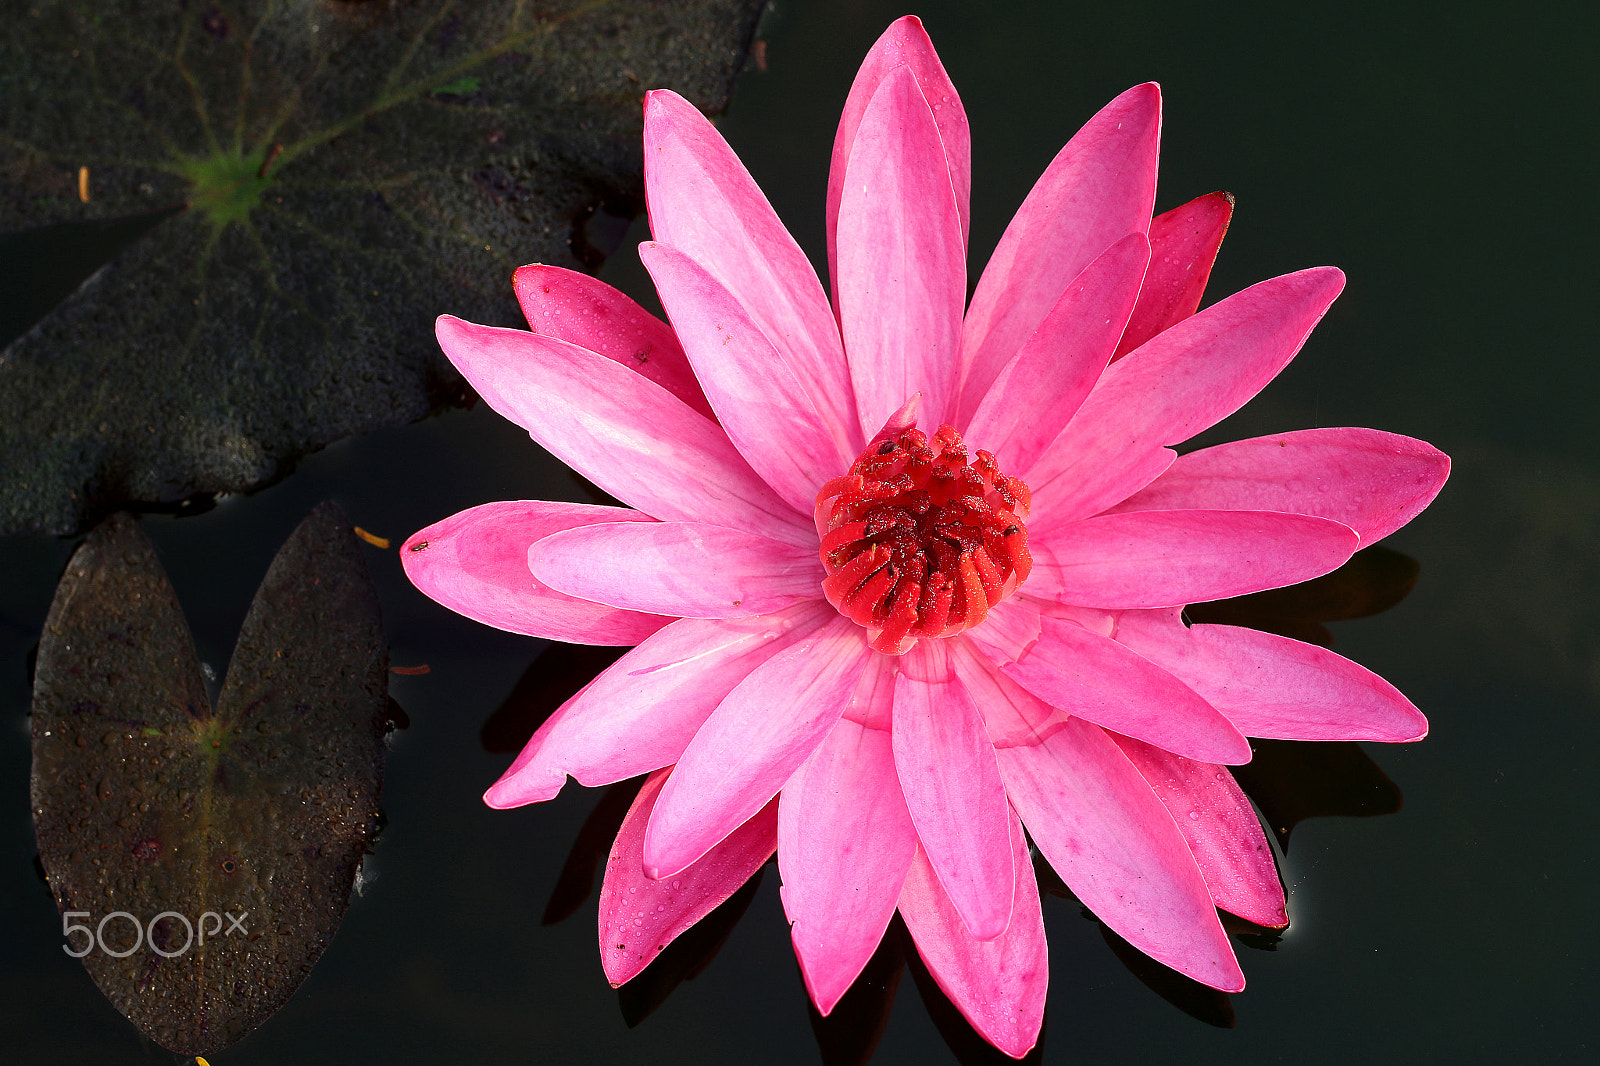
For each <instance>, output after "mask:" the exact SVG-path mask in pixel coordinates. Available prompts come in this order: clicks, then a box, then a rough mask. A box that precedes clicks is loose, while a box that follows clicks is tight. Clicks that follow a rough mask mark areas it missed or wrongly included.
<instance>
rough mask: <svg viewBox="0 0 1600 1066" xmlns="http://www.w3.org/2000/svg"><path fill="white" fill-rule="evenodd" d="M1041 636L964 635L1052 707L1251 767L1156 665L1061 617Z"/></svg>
mask: <svg viewBox="0 0 1600 1066" xmlns="http://www.w3.org/2000/svg"><path fill="white" fill-rule="evenodd" d="M1039 633H1040V635H1039V639H1038V640H1037V641H1036V642H1034V643H1033V644H1031V645H1029V646H1027V647H1026V648H1022V649H1014V648H1005V647H1001V646H999V645H997V644H995V643H993V642H992V641H991V640H990V639H988V638H989V637H990V634H987V633H985V632H984V630H983V629H982V627H979V628H978V629H974V630H973V631H972V632H971V633H970V634H969V636H970V638H971V640H972V642H973V644H974V645H975V646H976V647H978V648H979V649H981V650H982V651H983V652H984V654H985V655H987V656H988V657H989V659H990V661H991V662H993V663H994V664H995V665H996V666H998V667H999V668H1000V671H1001V673H1003V674H1004V675H1005V676H1006V677H1009V678H1010V679H1011V680H1013V681H1015V682H1016V683H1017V684H1019V685H1021V686H1022V687H1023V688H1025V689H1027V690H1028V691H1029V692H1031V693H1033V694H1034V695H1035V696H1037V697H1038V698H1039V699H1041V700H1043V701H1044V702H1045V703H1047V704H1049V705H1050V706H1051V707H1057V708H1060V709H1061V710H1063V711H1065V712H1067V713H1068V714H1072V715H1076V716H1077V717H1079V718H1086V719H1088V720H1089V721H1091V722H1095V723H1097V724H1099V725H1103V726H1105V727H1106V728H1107V729H1114V730H1116V731H1117V732H1119V733H1126V734H1127V735H1129V736H1133V737H1138V738H1139V739H1141V740H1147V741H1149V742H1150V743H1152V744H1158V745H1160V746H1161V747H1163V748H1166V749H1167V750H1169V751H1176V752H1181V753H1182V754H1184V755H1187V756H1189V757H1190V758H1193V759H1200V760H1202V761H1205V762H1218V763H1244V762H1249V761H1250V744H1249V742H1248V741H1246V740H1245V738H1244V735H1243V734H1242V733H1240V732H1239V730H1238V729H1236V728H1234V726H1233V724H1232V723H1231V722H1230V721H1229V720H1228V719H1227V718H1226V717H1225V716H1224V715H1222V714H1221V713H1220V712H1219V711H1217V710H1216V709H1215V708H1214V707H1212V706H1211V705H1210V704H1209V703H1207V702H1206V701H1205V700H1204V699H1202V698H1201V697H1200V696H1198V695H1196V694H1195V692H1194V691H1193V690H1192V689H1190V688H1189V687H1188V686H1186V685H1185V684H1184V683H1183V682H1182V681H1180V680H1178V679H1177V678H1176V677H1173V676H1172V675H1171V674H1169V673H1168V672H1166V671H1165V670H1163V669H1161V667H1159V666H1157V665H1156V664H1155V663H1152V662H1150V661H1149V660H1148V659H1145V658H1143V657H1141V656H1139V655H1137V654H1135V653H1134V652H1132V651H1130V650H1129V649H1128V648H1126V647H1124V646H1123V645H1121V644H1119V643H1117V642H1116V641H1114V640H1112V639H1111V638H1109V637H1104V636H1101V635H1100V634H1098V633H1091V632H1089V631H1088V630H1087V629H1084V628H1082V627H1081V626H1079V625H1077V624H1075V623H1073V622H1069V621H1066V620H1064V619H1061V618H1052V617H1050V616H1049V615H1044V616H1042V617H1040V619H1039ZM913 809H914V808H913Z"/></svg>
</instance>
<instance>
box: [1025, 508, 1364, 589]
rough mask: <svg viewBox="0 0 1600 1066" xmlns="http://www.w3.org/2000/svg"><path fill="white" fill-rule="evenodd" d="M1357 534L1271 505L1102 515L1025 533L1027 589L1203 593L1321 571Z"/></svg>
mask: <svg viewBox="0 0 1600 1066" xmlns="http://www.w3.org/2000/svg"><path fill="white" fill-rule="evenodd" d="M1359 544H1360V538H1359V537H1357V536H1356V532H1355V530H1353V529H1351V528H1350V527H1349V526H1347V525H1344V524H1343V523H1340V522H1334V521H1330V520H1329V519H1326V518H1316V517H1313V516H1311V515H1298V514H1282V513H1279V512H1277V511H1133V512H1130V513H1128V514H1112V515H1101V516H1098V517H1095V518H1088V519H1085V520H1083V521H1082V522H1073V523H1071V524H1070V525H1066V526H1063V527H1061V528H1059V529H1052V530H1049V531H1047V532H1046V533H1045V535H1042V536H1037V537H1035V538H1034V539H1033V540H1032V541H1031V542H1030V544H1029V548H1030V550H1031V551H1032V553H1033V573H1032V575H1031V576H1030V577H1029V579H1028V592H1029V593H1031V594H1032V595H1034V596H1040V597H1045V598H1048V599H1053V600H1057V601H1059V602H1061V603H1070V604H1077V605H1081V606H1087V607H1106V608H1136V607H1172V606H1177V605H1179V604H1185V603H1200V602H1203V601H1205V600H1220V599H1224V598H1225V597H1228V596H1242V595H1244V594H1246V593H1249V592H1260V591H1261V590H1263V589H1274V588H1282V587H1283V586H1284V585H1292V584H1294V583H1295V582H1296V581H1306V580H1308V579H1310V578H1313V577H1319V576H1321V575H1322V574H1326V573H1328V572H1329V571H1330V570H1333V569H1334V568H1336V567H1338V566H1341V565H1343V564H1344V562H1345V561H1346V560H1348V559H1349V558H1350V556H1351V554H1352V553H1354V552H1355V550H1356V548H1357V546H1358V545H1359Z"/></svg>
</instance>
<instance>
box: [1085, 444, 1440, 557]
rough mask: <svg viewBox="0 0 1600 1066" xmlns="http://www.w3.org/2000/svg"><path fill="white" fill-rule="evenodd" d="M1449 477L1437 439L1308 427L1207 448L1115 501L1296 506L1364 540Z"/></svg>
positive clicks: (1133, 505)
mask: <svg viewBox="0 0 1600 1066" xmlns="http://www.w3.org/2000/svg"><path fill="white" fill-rule="evenodd" d="M1449 476H1450V457H1449V456H1447V455H1445V454H1444V453H1443V452H1441V451H1440V450H1439V449H1437V448H1435V447H1433V446H1432V445H1431V444H1425V443H1423V442H1422V441H1420V440H1413V439H1411V438H1410V437H1402V436H1400V435H1399V434H1398V433H1383V432H1380V431H1378V430H1375V429H1303V430H1300V431H1298V432H1295V433H1276V434H1273V435H1272V436H1269V437H1254V438H1252V439H1250V440H1241V441H1234V442H1233V443H1231V444H1218V445H1216V446H1214V447H1211V448H1202V449H1200V450H1199V451H1196V452H1190V453H1189V454H1188V455H1184V456H1180V457H1179V458H1178V460H1177V461H1176V462H1174V463H1173V464H1172V466H1171V467H1170V468H1168V470H1167V472H1166V473H1165V474H1162V475H1161V476H1160V477H1158V478H1156V479H1155V480H1154V481H1152V482H1151V483H1150V484H1149V485H1146V486H1145V487H1144V488H1143V489H1141V490H1139V491H1138V492H1136V493H1134V494H1133V495H1132V496H1131V497H1129V498H1128V499H1126V500H1124V501H1123V502H1122V503H1119V504H1117V505H1116V506H1115V507H1113V508H1111V509H1110V510H1111V512H1112V513H1115V512H1118V511H1166V510H1175V509H1188V508H1206V509H1218V510H1228V511H1291V512H1294V513H1295V514H1309V515H1317V516H1319V517H1322V518H1331V519H1333V520H1334V521H1335V522H1343V523H1344V524H1345V525H1347V526H1350V527H1351V528H1352V529H1354V530H1355V531H1356V532H1357V533H1358V534H1360V536H1361V543H1362V545H1363V546H1365V545H1367V544H1371V543H1373V542H1374V541H1377V540H1382V539H1383V538H1384V537H1387V536H1388V535H1389V534H1390V533H1393V532H1394V531H1395V530H1397V529H1399V528H1400V527H1401V526H1403V525H1405V524H1406V523H1407V522H1409V521H1411V520H1412V519H1413V518H1415V517H1416V516H1417V515H1418V514H1419V513H1421V511H1422V509H1423V508H1424V507H1426V506H1428V504H1429V503H1431V502H1432V501H1433V498H1434V497H1435V496H1437V495H1438V494H1439V490H1440V489H1441V488H1442V487H1444V482H1445V479H1446V478H1447V477H1449Z"/></svg>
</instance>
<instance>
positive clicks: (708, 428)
mask: <svg viewBox="0 0 1600 1066" xmlns="http://www.w3.org/2000/svg"><path fill="white" fill-rule="evenodd" d="M437 328H438V334H439V346H440V347H441V348H443V349H444V352H445V354H446V355H448V356H449V357H450V361H451V362H452V363H454V364H455V365H456V369H457V370H460V371H461V373H462V375H463V376H464V377H466V379H467V380H468V381H469V382H470V383H471V384H472V387H473V388H474V389H476V390H477V391H478V395H480V396H482V397H483V399H484V402H486V403H487V404H488V405H489V406H490V407H492V408H494V409H495V410H496V411H497V412H499V413H500V414H502V415H504V416H505V417H506V418H509V419H510V420H511V421H513V422H515V423H516V424H517V425H519V426H521V427H523V428H524V429H526V430H527V431H528V432H529V433H530V434H531V435H532V436H533V439H534V440H536V441H538V442H539V443H540V444H541V445H543V446H544V448H545V450H547V451H548V452H550V453H551V454H552V455H554V456H555V457H556V458H557V459H560V460H561V461H562V462H564V463H566V464H567V465H568V466H570V467H572V468H573V469H574V470H576V471H578V472H579V473H580V474H582V475H583V476H584V477H586V478H588V479H589V480H590V481H593V482H594V483H595V484H596V485H599V486H600V487H601V488H603V489H605V490H606V491H607V492H609V493H611V495H613V496H615V497H616V498H617V499H619V500H622V501H623V502H625V503H627V504H629V505H630V506H633V507H637V508H638V509H639V510H641V511H643V512H645V513H646V514H648V515H650V516H652V517H654V518H659V519H662V520H665V521H671V520H674V519H676V520H680V521H691V522H708V523H710V524H712V525H719V526H731V527H733V528H734V529H744V530H748V531H750V532H752V533H759V534H761V535H762V536H767V537H772V538H773V539H775V540H781V541H784V542H785V543H789V544H815V543H816V530H815V528H814V525H813V522H812V519H811V512H810V510H807V511H806V513H805V515H804V516H802V515H801V514H800V513H799V512H797V511H796V510H795V509H794V508H793V507H790V506H789V505H788V504H787V503H785V502H784V501H783V500H781V499H780V498H779V497H778V496H777V495H776V494H774V493H773V491H772V489H770V488H769V487H768V486H767V483H766V482H765V481H762V480H761V478H760V476H759V475H757V474H756V472H755V471H753V470H751V469H750V466H749V464H748V463H746V462H745V461H744V458H743V457H742V456H741V455H740V454H739V452H738V451H737V450H736V449H735V448H734V446H733V444H732V442H731V441H729V440H728V435H727V434H726V433H724V432H723V431H722V428H721V427H720V426H718V425H717V424H716V423H715V422H713V421H711V420H710V419H709V418H706V417H705V416H704V415H701V414H698V413H696V412H694V411H692V410H690V409H689V408H688V407H687V406H685V404H684V403H683V401H682V400H679V399H678V398H677V397H676V396H673V395H672V394H671V393H669V392H667V390H665V389H663V388H662V387H661V386H659V385H657V384H655V383H654V382H653V381H650V380H649V379H647V378H645V377H643V376H641V375H639V374H635V373H634V372H633V371H631V370H629V369H627V368H626V367H624V366H622V365H621V364H619V363H615V362H612V361H611V360H610V359H607V358H606V357H604V356H602V355H596V354H595V353H594V352H591V351H589V350H588V349H586V348H579V347H578V346H577V345H575V344H568V343H567V342H566V341H560V340H555V339H554V338H551V337H545V336H542V335H540V334H537V333H528V332H526V331H524V330H520V329H499V328H496V327H494V326H478V325H474V324H473V323H471V322H463V321H462V320H461V319H459V318H452V317H451V316H449V315H442V316H440V318H439V321H438V327H437Z"/></svg>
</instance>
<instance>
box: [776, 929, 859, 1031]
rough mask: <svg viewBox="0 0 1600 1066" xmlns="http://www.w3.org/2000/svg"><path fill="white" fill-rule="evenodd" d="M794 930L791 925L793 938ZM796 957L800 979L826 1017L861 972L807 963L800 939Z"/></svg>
mask: <svg viewBox="0 0 1600 1066" xmlns="http://www.w3.org/2000/svg"><path fill="white" fill-rule="evenodd" d="M793 936H794V930H793V927H792V926H791V927H790V938H791V940H793ZM794 957H795V959H796V960H797V961H798V962H799V963H800V979H801V981H802V982H804V984H805V986H806V994H807V995H809V996H810V997H811V1002H812V1003H813V1004H814V1005H815V1006H816V1008H817V1013H818V1014H820V1015H822V1016H823V1017H824V1018H826V1017H827V1016H828V1015H830V1014H832V1013H833V1008H835V1007H837V1006H838V1005H839V1001H840V1000H841V999H843V998H844V994H845V993H846V992H848V991H850V986H851V985H853V984H855V980H856V977H857V976H859V974H847V973H846V972H845V971H844V970H842V969H840V968H839V967H837V966H829V967H820V968H819V967H814V966H807V965H806V956H805V955H804V954H802V953H801V951H800V944H799V941H797V940H796V941H794Z"/></svg>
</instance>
